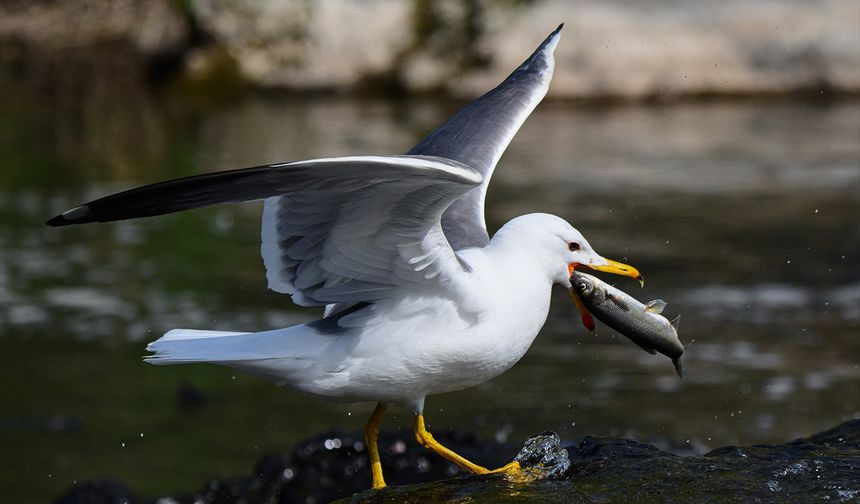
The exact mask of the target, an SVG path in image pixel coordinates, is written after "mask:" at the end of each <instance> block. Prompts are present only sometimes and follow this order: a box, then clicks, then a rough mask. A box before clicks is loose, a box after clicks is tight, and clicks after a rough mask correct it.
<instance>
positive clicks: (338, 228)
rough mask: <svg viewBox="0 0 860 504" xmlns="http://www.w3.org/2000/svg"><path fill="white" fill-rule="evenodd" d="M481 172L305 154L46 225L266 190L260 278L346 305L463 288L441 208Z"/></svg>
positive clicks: (299, 299) (312, 300)
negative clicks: (407, 292)
mask: <svg viewBox="0 0 860 504" xmlns="http://www.w3.org/2000/svg"><path fill="white" fill-rule="evenodd" d="M480 182H481V176H480V174H478V173H477V172H476V171H474V170H472V169H471V168H469V167H468V166H465V165H463V164H461V163H458V162H456V161H451V160H447V159H441V158H433V157H426V156H351V157H342V158H327V159H311V160H306V161H297V162H292V163H284V164H278V165H268V166H261V167H256V168H247V169H244V170H233V171H227V172H218V173H211V174H205V175H198V176H194V177H187V178H184V179H177V180H171V181H167V182H161V183H158V184H151V185H148V186H144V187H139V188H137V189H131V190H129V191H125V192H122V193H118V194H114V195H111V196H107V197H105V198H101V199H98V200H95V201H92V202H90V203H87V204H84V205H81V206H79V207H76V208H73V209H72V210H69V211H67V212H65V213H63V214H61V215H58V216H56V217H54V218H53V219H51V220H50V221H48V224H49V225H52V226H65V225H69V224H79V223H85V222H107V221H115V220H122V219H131V218H136V217H146V216H151V215H160V214H165V213H171V212H176V211H180V210H187V209H192V208H199V207H203V206H208V205H214V204H218V203H228V202H238V201H248V200H255V199H266V204H265V210H264V214H263V232H262V254H263V260H264V262H265V265H266V276H267V278H268V280H269V286H270V287H271V288H272V289H274V290H277V291H279V292H284V293H287V294H291V295H292V297H293V301H294V302H295V303H297V304H300V305H303V306H322V305H330V304H341V306H351V305H354V304H356V303H368V302H371V303H372V302H374V301H378V300H380V299H385V298H389V297H391V296H395V295H398V293H402V291H403V290H404V289H405V290H410V289H422V290H425V289H427V288H428V287H430V288H433V287H443V288H440V289H439V291H440V292H445V293H446V295H450V296H451V297H452V298H456V297H457V296H458V295H459V294H460V293H461V292H463V291H462V290H461V288H462V289H465V288H466V286H465V285H463V284H462V276H463V275H460V273H462V272H463V267H462V265H461V264H460V262H459V261H458V259H457V257H456V256H455V254H454V251H453V250H452V249H451V247H450V246H449V245H448V242H447V241H446V239H445V235H444V233H443V232H442V227H441V216H442V212H444V210H445V209H446V208H447V207H448V205H450V204H451V202H452V201H454V200H455V199H456V198H457V197H459V196H460V195H462V194H463V193H465V192H466V191H468V190H470V189H472V188H473V187H476V186H477V185H478V184H480Z"/></svg>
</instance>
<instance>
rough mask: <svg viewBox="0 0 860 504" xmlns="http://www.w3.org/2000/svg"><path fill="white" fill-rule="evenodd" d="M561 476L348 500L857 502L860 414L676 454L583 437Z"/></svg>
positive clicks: (454, 482)
mask: <svg viewBox="0 0 860 504" xmlns="http://www.w3.org/2000/svg"><path fill="white" fill-rule="evenodd" d="M567 451H568V452H569V453H570V459H571V460H570V462H571V465H570V469H569V470H568V471H567V472H566V473H565V474H564V475H563V477H562V478H560V479H554V480H541V481H535V482H531V483H528V484H516V483H511V482H509V481H507V480H506V479H504V478H502V477H498V476H496V477H487V476H472V477H464V478H454V479H451V480H447V481H439V482H435V483H430V484H424V485H416V486H411V487H409V486H406V487H393V488H387V489H385V490H384V491H382V492H373V491H365V492H363V493H361V494H358V495H356V496H354V497H353V498H352V499H350V500H348V501H345V502H354V503H361V502H382V501H383V500H384V501H385V502H389V501H391V502H442V501H449V500H457V499H462V498H463V497H466V496H468V497H469V498H470V499H472V500H474V501H476V502H496V501H502V500H503V501H505V502H546V503H570V502H579V503H598V502H599V503H606V502H696V503H715V504H716V503H726V502H737V503H748V502H856V501H857V500H860V477H858V474H860V420H853V421H849V422H845V423H843V424H841V425H839V426H838V427H836V428H834V429H831V430H829V431H826V432H823V433H820V434H816V435H814V436H811V437H809V438H803V439H798V440H796V441H792V442H790V443H787V444H783V445H754V446H750V447H742V448H741V447H736V446H729V447H724V448H718V449H716V450H713V451H711V452H709V453H706V454H704V455H698V456H691V457H681V456H677V455H673V454H671V453H667V452H664V451H662V450H660V449H658V448H656V447H654V446H651V445H648V444H644V443H638V442H636V441H632V440H629V439H609V438H596V437H586V438H584V439H583V440H582V441H581V442H579V443H576V444H574V445H572V446H569V447H568V448H567Z"/></svg>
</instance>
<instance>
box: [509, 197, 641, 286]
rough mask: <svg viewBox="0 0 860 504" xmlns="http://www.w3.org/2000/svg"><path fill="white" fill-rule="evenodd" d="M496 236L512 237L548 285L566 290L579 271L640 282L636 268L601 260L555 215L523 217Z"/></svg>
mask: <svg viewBox="0 0 860 504" xmlns="http://www.w3.org/2000/svg"><path fill="white" fill-rule="evenodd" d="M500 233H504V234H506V235H510V236H511V237H512V238H513V237H515V239H516V240H517V242H519V244H520V245H521V246H523V247H525V248H526V249H527V250H528V254H529V256H530V257H532V258H533V260H535V261H539V262H540V264H541V266H543V267H545V268H546V271H547V273H548V274H549V275H551V277H552V281H553V282H554V283H557V284H561V285H564V286H565V287H568V288H570V276H571V274H572V273H573V270H574V269H575V268H579V267H585V268H590V269H594V270H598V271H605V272H607V273H614V274H616V275H623V276H627V277H631V278H634V279H636V280H639V281H640V282H641V281H642V275H640V274H639V271H637V270H636V268H634V267H632V266H628V265H626V264H623V263H620V262H618V261H613V260H611V259H607V258H605V257H603V256H601V255H600V254H598V253H597V252H595V251H594V248H592V246H591V244H590V243H588V240H586V239H585V237H584V236H582V233H580V232H579V231H577V229H576V228H574V227H573V226H571V225H570V223H568V222H567V221H566V220H564V219H562V218H560V217H556V216H555V215H549V214H542V213H536V214H528V215H523V216H521V217H517V218H516V219H513V220H511V221H510V222H508V223H507V224H506V225H505V227H504V228H503V229H502V230H500Z"/></svg>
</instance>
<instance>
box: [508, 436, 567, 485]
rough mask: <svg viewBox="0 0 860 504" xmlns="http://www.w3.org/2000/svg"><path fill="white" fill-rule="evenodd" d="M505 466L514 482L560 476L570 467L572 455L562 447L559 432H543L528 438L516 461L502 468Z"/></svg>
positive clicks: (509, 477) (509, 478)
mask: <svg viewBox="0 0 860 504" xmlns="http://www.w3.org/2000/svg"><path fill="white" fill-rule="evenodd" d="M514 464H516V466H514ZM505 468H508V469H507V471H505V475H506V476H507V478H508V480H509V481H514V482H522V483H525V482H529V481H536V480H542V479H549V478H560V477H561V476H563V475H564V474H565V473H566V472H567V470H568V469H569V468H570V457H569V456H568V453H567V450H565V449H564V448H562V447H561V439H560V438H559V437H558V434H556V433H555V432H543V433H541V434H537V435H535V436H532V437H530V438H528V439H526V442H525V444H524V445H523V448H522V449H521V450H520V452H519V453H518V454H517V456H516V457H515V458H514V461H513V462H511V463H510V464H508V465H506V466H505V467H503V468H502V469H505Z"/></svg>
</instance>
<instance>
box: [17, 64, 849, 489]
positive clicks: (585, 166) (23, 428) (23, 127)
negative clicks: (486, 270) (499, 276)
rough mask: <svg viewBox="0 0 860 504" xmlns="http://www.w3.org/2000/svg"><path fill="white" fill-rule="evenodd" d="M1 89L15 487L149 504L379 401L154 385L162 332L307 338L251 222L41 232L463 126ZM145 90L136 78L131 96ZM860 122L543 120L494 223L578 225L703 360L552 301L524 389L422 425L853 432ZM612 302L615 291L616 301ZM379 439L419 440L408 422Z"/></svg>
mask: <svg viewBox="0 0 860 504" xmlns="http://www.w3.org/2000/svg"><path fill="white" fill-rule="evenodd" d="M66 79H68V80H69V81H70V82H66V83H60V84H57V88H51V89H49V90H47V91H46V90H44V89H33V88H32V87H30V86H26V85H23V84H21V83H20V82H19V81H16V80H15V79H7V80H5V81H3V82H2V86H0V90H2V91H3V93H4V98H5V100H6V101H7V103H5V104H4V112H3V114H2V119H0V126H2V129H0V163H2V171H0V352H2V355H3V356H4V365H3V366H2V368H0V398H2V399H0V404H2V406H0V445H2V446H3V457H0V484H2V486H3V488H4V489H6V493H7V495H11V496H12V497H18V498H25V497H26V498H33V499H41V500H46V499H49V498H50V497H51V496H54V495H56V494H57V493H58V492H59V491H60V490H61V489H63V488H65V487H66V486H68V485H69V484H71V483H72V482H73V481H75V480H81V479H87V478H93V477H99V476H115V477H119V478H122V479H124V480H126V481H128V482H130V483H131V484H132V485H133V486H134V487H135V488H136V489H138V490H139V491H141V492H142V493H143V494H145V495H148V496H156V495H159V494H165V493H169V492H171V491H175V490H177V489H191V488H194V487H195V485H197V484H198V483H199V482H202V481H203V480H204V479H205V478H206V477H207V476H214V475H228V474H231V473H236V472H247V471H248V468H249V467H250V466H251V465H252V464H253V463H254V461H255V460H256V458H257V457H258V456H259V455H260V454H261V452H263V451H272V450H278V449H286V448H288V447H290V446H291V445H292V444H293V443H294V442H296V441H297V440H299V439H301V438H302V437H305V436H308V435H310V434H313V433H318V432H320V431H323V430H326V429H329V428H340V429H349V430H356V429H359V428H360V427H361V426H362V424H363V422H364V421H365V418H366V416H367V415H368V414H369V412H370V410H371V408H372V405H369V404H356V405H343V404H330V403H326V402H323V401H320V400H317V399H314V398H310V397H305V396H301V395H299V394H296V393H294V392H291V391H289V390H286V389H279V388H277V387H275V386H273V385H271V384H268V383H266V382H263V381H260V380H258V379H255V378H252V377H248V376H244V375H241V374H239V373H236V372H234V371H232V370H230V369H226V368H219V367H215V366H205V365H196V366H178V367H169V368H154V367H150V366H147V365H145V364H144V363H142V361H141V356H142V355H143V353H144V352H143V347H144V346H145V343H146V342H147V341H149V340H152V339H155V338H157V337H158V336H160V335H161V334H162V333H163V332H164V331H166V330H169V329H171V328H174V327H192V328H206V329H229V330H243V331H254V330H264V329H271V328H275V327H282V326H286V325H291V324H295V323H298V322H301V321H305V320H310V319H311V318H312V317H314V316H315V312H314V311H313V310H306V309H298V308H295V307H293V306H292V305H291V304H290V301H289V298H288V297H286V296H283V295H279V294H276V293H273V292H270V291H268V290H266V284H265V278H264V270H263V266H262V262H261V260H260V258H259V216H260V205H259V204H256V203H251V204H246V205H241V206H224V207H218V208H212V209H203V210H198V211H194V212H187V213H184V214H178V215H170V216H164V217H159V218H153V219H145V220H140V221H132V222H122V223H116V224H103V225H89V226H80V227H70V228H63V229H51V228H48V227H46V226H44V225H43V222H44V220H45V219H47V218H48V217H50V216H52V215H54V214H55V213H56V212H58V211H61V210H64V209H66V208H69V207H71V206H73V205H76V204H78V203H81V202H83V201H86V200H88V199H91V198H94V197H98V196H101V195H104V194H107V193H109V192H112V191H116V190H121V189H124V188H129V187H131V186H135V185H138V184H141V183H147V182H154V181H158V180H162V179H165V178H170V177H177V176H183V175H190V174H194V173H200V172H204V171H210V170H219V169H229V168H237V167H243V166H252V165H257V164H263V163H269V162H278V161H286V160H292V159H301V158H306V157H312V156H336V155H342V154H363V153H364V154H371V153H399V152H404V151H406V150H407V149H408V147H410V146H411V145H412V144H413V143H415V142H416V141H417V140H418V139H419V138H420V137H421V136H422V135H423V134H424V133H426V132H427V131H428V130H429V129H431V128H432V127H434V126H435V125H436V124H438V123H439V122H440V121H441V120H443V119H444V118H445V117H447V116H448V115H449V114H450V113H452V112H453V111H454V110H456V108H457V107H458V106H459V105H458V104H456V103H448V102H438V101H406V102H385V101H358V100H349V99H325V98H317V99H302V100H297V99H290V98H285V97H278V96H246V97H243V98H240V99H233V100H228V101H224V102H219V103H218V104H217V105H212V104H207V103H202V104H201V102H200V101H197V100H194V99H193V98H190V97H183V96H181V95H180V96H177V95H175V94H173V93H167V92H153V91H151V90H149V89H146V88H135V87H134V85H133V84H131V83H126V84H127V86H126V87H112V86H108V85H105V86H102V87H98V86H90V87H87V86H84V85H80V84H79V83H77V82H76V81H74V79H72V78H71V77H67V78H66ZM134 82H137V81H134ZM858 138H860V103H857V102H853V101H847V102H844V101H843V102H835V103H813V104H804V103H799V104H798V103H791V102H774V103H762V104H756V103H739V104H733V103H724V102H720V103H705V104H675V105H660V106H647V107H634V106H626V107H573V106H567V105H564V104H559V103H545V104H543V105H542V106H541V107H540V108H539V109H538V110H537V111H536V112H535V114H534V115H533V116H532V118H531V119H530V120H529V122H528V123H527V125H526V126H525V127H524V128H523V130H522V131H521V132H520V134H519V135H518V136H517V138H516V139H515V142H514V144H513V145H512V146H511V148H510V149H509V150H508V152H507V153H506V155H505V156H504V158H503V159H502V161H501V163H500V166H499V171H498V173H497V175H496V177H495V178H494V181H493V184H492V185H491V190H490V195H489V199H488V202H487V211H488V221H489V227H490V228H491V230H492V229H497V228H498V227H499V226H501V225H502V224H503V223H504V222H505V221H506V220H507V219H510V218H511V217H514V216H516V215H519V214H522V213H526V212H535V211H542V212H550V213H555V214H558V215H560V216H563V217H565V218H567V219H569V220H570V221H571V222H572V223H573V224H574V225H575V226H576V227H578V229H580V230H581V231H582V232H583V234H584V235H585V236H586V237H587V238H588V239H589V241H590V242H591V244H592V245H593V246H594V247H595V248H596V250H598V251H599V252H600V253H602V254H603V255H606V256H607V257H610V258H613V259H617V260H621V261H624V262H628V263H630V264H633V265H635V266H636V267H638V268H639V269H640V270H641V271H642V272H643V273H644V274H645V276H646V278H647V279H648V283H647V285H646V287H645V288H644V289H641V290H640V289H638V287H636V285H635V283H634V282H632V281H628V282H625V281H623V279H622V280H618V283H617V285H618V286H619V287H622V288H624V289H625V290H627V291H628V292H630V293H631V294H634V295H635V296H637V297H638V298H639V299H642V300H649V299H652V298H655V297H660V298H662V299H665V300H667V301H668V302H669V306H668V308H667V313H668V314H669V315H670V316H674V315H676V314H682V315H683V317H682V321H681V327H680V334H681V338H682V340H683V341H685V342H686V341H691V340H693V339H695V343H693V344H692V345H691V346H690V347H689V349H688V351H687V352H686V354H685V356H684V361H685V368H686V371H687V375H686V377H685V379H684V380H683V381H682V380H679V379H678V378H677V377H676V376H675V373H674V370H673V368H672V365H671V363H670V362H669V360H668V359H667V358H665V357H663V356H659V355H658V356H652V355H649V354H646V353H644V352H642V351H641V350H640V349H639V348H638V347H636V346H635V345H633V344H632V343H630V342H629V341H627V340H626V339H624V338H622V337H619V336H617V335H615V334H614V333H613V332H612V331H611V330H609V329H606V328H605V327H599V328H598V331H597V333H596V334H589V333H588V332H587V331H586V330H585V329H583V328H582V327H581V325H580V324H579V322H578V317H577V314H576V311H575V309H574V308H573V306H571V305H570V302H569V301H568V300H567V297H566V296H565V294H564V292H563V291H562V290H561V289H558V291H557V292H556V293H555V294H556V295H555V296H554V300H553V306H552V310H551V312H550V316H549V320H548V321H547V324H546V327H545V328H544V330H543V332H542V333H541V334H540V336H539V337H538V339H537V341H536V342H535V344H534V345H533V347H532V348H531V350H530V351H529V353H528V354H527V355H526V356H525V358H523V360H522V361H521V362H520V363H519V364H518V365H517V366H515V367H514V368H513V369H512V370H511V371H509V372H508V373H506V374H504V375H502V376H501V377H499V378H497V379H495V380H493V381H491V382H489V383H486V384H484V385H482V386H479V387H477V388H474V389H471V390H467V391H463V392H459V393H452V394H447V395H444V396H439V397H431V398H430V399H428V402H427V411H426V414H427V417H428V420H429V422H430V427H431V428H434V429H436V430H442V429H446V428H450V427H456V428H459V429H467V430H473V431H475V432H478V433H479V434H481V435H482V436H485V437H488V438H494V439H497V440H499V441H508V442H512V443H514V444H519V443H520V442H521V441H522V439H524V437H525V436H526V435H528V434H530V433H534V432H538V431H542V430H556V431H558V432H559V433H560V434H561V435H562V437H565V438H568V439H572V438H578V437H581V436H584V435H586V434H595V435H604V436H605V435H623V436H633V437H636V438H637V439H639V440H643V441H654V442H659V443H662V444H663V445H665V446H670V447H673V448H674V449H675V450H684V449H693V450H704V449H706V448H712V447H716V446H720V445H724V444H737V443H756V442H776V441H784V440H786V439H789V438H791V437H793V436H799V435H806V434H811V433H813V432H816V431H819V430H822V429H825V428H828V427H831V426H833V425H835V424H836V423H837V422H839V421H841V420H844V419H848V418H857V417H858V416H860V400H858V397H860V340H858V338H857V335H858V334H860V333H858V329H860V265H858V260H857V255H856V254H857V250H858V249H860V224H858V219H857V215H860V141H858ZM615 280H617V279H615ZM384 426H385V427H387V428H403V429H409V428H410V421H409V413H408V411H406V410H404V409H396V408H395V409H394V410H393V416H390V417H388V418H387V419H386V420H385V423H384Z"/></svg>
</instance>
